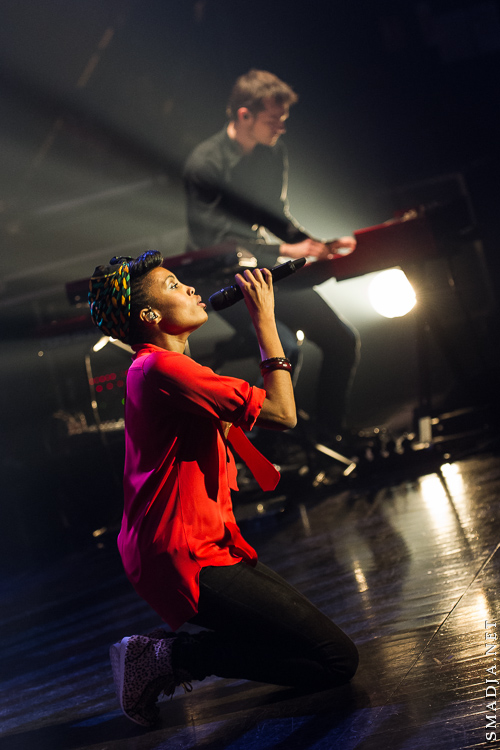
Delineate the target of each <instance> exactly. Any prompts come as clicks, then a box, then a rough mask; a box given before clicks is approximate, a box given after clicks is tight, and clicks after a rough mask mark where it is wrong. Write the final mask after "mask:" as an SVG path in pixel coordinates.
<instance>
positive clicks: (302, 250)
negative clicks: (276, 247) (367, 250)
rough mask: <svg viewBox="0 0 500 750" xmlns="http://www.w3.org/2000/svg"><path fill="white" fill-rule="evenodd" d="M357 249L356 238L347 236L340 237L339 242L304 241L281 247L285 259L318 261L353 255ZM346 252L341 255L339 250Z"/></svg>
mask: <svg viewBox="0 0 500 750" xmlns="http://www.w3.org/2000/svg"><path fill="white" fill-rule="evenodd" d="M355 247H356V240H355V239H354V237H350V236H346V237H339V239H337V240H331V241H330V242H319V241H318V240H312V239H308V240H302V242H296V243H295V244H293V245H291V244H288V243H286V242H285V243H283V245H280V255H281V256H283V257H284V258H303V257H304V256H305V257H308V258H317V259H318V260H330V259H331V258H335V256H337V255H348V254H349V253H352V251H353V250H354V248H355ZM340 249H342V250H344V252H343V253H339V252H338V250H340Z"/></svg>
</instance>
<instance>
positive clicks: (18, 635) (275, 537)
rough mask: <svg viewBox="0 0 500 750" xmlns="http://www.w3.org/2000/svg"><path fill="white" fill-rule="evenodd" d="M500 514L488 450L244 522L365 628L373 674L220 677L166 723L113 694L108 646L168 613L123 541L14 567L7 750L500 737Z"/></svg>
mask: <svg viewBox="0 0 500 750" xmlns="http://www.w3.org/2000/svg"><path fill="white" fill-rule="evenodd" d="M434 469H435V470H434ZM499 516H500V460H499V457H498V455H497V454H495V453H491V452H490V453H483V454H478V455H474V456H471V457H468V458H465V459H463V460H460V461H457V462H455V463H452V464H449V465H444V466H443V467H442V469H441V471H439V466H438V465H436V466H433V467H430V468H429V469H428V470H426V471H424V472H423V473H422V475H421V476H418V477H415V476H413V477H407V478H405V477H403V476H399V477H398V478H397V482H396V483H394V481H393V478H392V477H391V476H387V478H386V480H384V481H381V480H380V477H379V478H378V481H377V484H376V486H375V487H371V484H370V482H369V481H368V482H365V483H364V485H363V486H361V485H360V484H359V483H358V484H356V482H353V483H352V484H351V485H349V484H347V485H345V486H344V487H342V489H340V488H339V487H337V488H336V489H335V487H334V488H333V489H332V491H331V494H329V495H328V496H325V495H324V496H323V497H322V498H321V499H319V498H314V499H312V498H308V497H307V496H304V497H303V498H302V502H298V501H296V502H295V503H293V504H289V505H285V508H284V510H282V511H281V512H277V513H269V514H264V515H263V516H262V518H259V519H258V520H255V519H253V520H249V521H245V522H243V526H244V531H245V534H246V535H247V537H248V538H249V541H251V542H252V543H253V544H254V545H255V546H256V547H257V549H258V550H259V552H260V557H261V559H262V561H263V562H265V563H267V564H268V565H270V566H272V567H274V568H275V569H276V570H277V571H279V572H280V573H281V574H282V575H283V576H285V577H286V578H288V579H289V580H290V581H291V582H293V583H294V584H295V585H296V586H297V587H298V588H300V589H301V590H302V591H303V592H304V593H305V594H307V595H308V596H309V597H310V598H311V599H312V600H313V601H314V602H315V603H316V604H317V605H318V606H319V607H320V608H322V609H323V610H324V611H325V612H326V613H327V614H328V615H329V616H331V617H332V619H334V620H335V621H336V622H337V623H338V624H339V625H340V626H341V627H342V628H343V629H344V630H345V631H346V632H347V633H348V634H349V635H350V636H351V637H352V638H353V639H354V641H355V642H356V643H357V645H358V647H359V650H360V655H361V661H360V667H359V671H358V673H357V675H356V676H355V678H354V680H353V682H352V684H351V685H349V686H347V687H344V688H342V689H336V690H330V691H326V692H318V693H315V694H307V695H301V694H298V693H297V692H295V691H292V690H285V689H283V688H279V687H275V686H272V685H262V684H256V683H251V682H245V681H239V682H234V681H229V680H221V679H216V678H210V679H207V680H205V681H204V682H202V683H195V684H194V690H193V692H192V693H189V694H184V693H183V692H182V689H178V691H177V693H176V695H175V697H174V699H173V700H172V701H166V702H164V703H162V705H161V719H162V723H161V725H160V726H159V727H158V728H156V729H155V730H153V731H147V730H143V729H141V728H140V727H138V726H136V725H135V724H132V723H131V722H130V721H129V720H128V719H126V718H125V717H124V716H123V715H122V714H121V712H120V710H119V708H118V704H117V701H116V698H115V696H114V693H113V688H112V680H111V672H110V667H109V664H108V646H109V644H110V643H112V642H113V641H115V640H117V639H119V638H121V637H122V636H124V635H130V634H132V633H143V632H146V631H147V630H149V629H151V628H152V627H156V626H157V625H158V624H159V622H158V617H157V616H156V615H155V614H154V613H153V612H152V611H151V610H150V609H149V608H148V607H147V605H145V604H144V603H143V602H142V601H141V600H139V599H138V597H137V596H136V595H135V593H134V592H133V591H132V590H131V587H130V586H129V584H128V583H127V581H126V579H125V577H124V575H123V573H122V571H121V566H120V562H119V559H118V555H117V552H116V550H115V544H114V540H113V538H112V535H111V534H108V535H104V536H103V537H101V538H100V540H98V542H96V543H93V544H92V545H87V547H86V548H85V549H80V550H77V551H74V552H73V553H72V554H71V555H66V556H65V557H64V558H62V559H57V560H55V559H54V560H52V561H51V562H50V563H47V562H46V563H44V564H39V565H36V566H32V567H31V568H29V569H25V570H23V572H17V573H11V574H9V575H7V576H4V577H3V580H2V583H1V592H2V602H3V607H2V622H1V630H0V638H1V644H2V657H1V683H0V689H1V701H0V717H1V729H0V732H1V734H0V750H118V749H119V750H132V749H133V750H153V749H154V750H160V749H162V750H163V749H165V750H167V748H168V750H187V749H188V748H189V749H194V748H203V749H204V750H257V749H258V750H264V749H267V748H269V749H270V748H273V750H303V749H304V750H305V748H308V749H309V748H311V749H312V748H314V750H332V749H333V748H341V749H342V750H354V748H356V750H375V749H376V750H388V749H389V748H390V750H416V749H417V748H419V749H420V748H422V749H423V748H425V749H426V750H427V749H429V748H432V750H444V749H446V750H465V748H479V747H481V748H483V747H490V746H491V747H494V746H496V745H497V744H498V743H500V699H499V702H498V708H497V703H496V697H495V696H496V693H497V692H498V695H499V696H500V683H498V682H496V679H497V677H496V665H497V661H498V662H499V664H498V666H499V672H500V659H499V656H500V650H499V649H498V648H497V643H498V642H497V640H496V636H497V632H498V633H500V519H499ZM488 670H489V671H488ZM498 679H499V680H500V677H499V678H498ZM487 680H490V682H487ZM497 685H498V686H499V687H498V688H497ZM497 721H498V723H499V730H498V733H497V734H496V737H497V738H498V740H497V741H493V737H494V733H495V732H497V730H496V726H497ZM488 736H489V737H490V741H489V742H488V741H487V738H488Z"/></svg>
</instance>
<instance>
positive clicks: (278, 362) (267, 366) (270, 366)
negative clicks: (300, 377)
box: [260, 357, 292, 375]
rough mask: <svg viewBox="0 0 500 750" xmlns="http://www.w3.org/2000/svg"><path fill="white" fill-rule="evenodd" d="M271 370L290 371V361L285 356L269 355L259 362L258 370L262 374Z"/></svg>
mask: <svg viewBox="0 0 500 750" xmlns="http://www.w3.org/2000/svg"><path fill="white" fill-rule="evenodd" d="M273 370H288V372H291V371H292V363H291V362H290V360H289V359H287V358H286V357H270V358H269V359H264V360H263V361H262V362H261V363H260V372H261V374H262V375H266V374H267V373H268V372H273Z"/></svg>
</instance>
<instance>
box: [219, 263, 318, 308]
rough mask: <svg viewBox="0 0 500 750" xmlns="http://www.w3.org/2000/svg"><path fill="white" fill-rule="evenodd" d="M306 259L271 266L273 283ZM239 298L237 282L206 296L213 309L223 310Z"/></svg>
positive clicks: (298, 266)
mask: <svg viewBox="0 0 500 750" xmlns="http://www.w3.org/2000/svg"><path fill="white" fill-rule="evenodd" d="M306 260H307V258H294V259H293V260H289V261H287V262H286V263H280V265H279V266H274V268H271V274H272V277H273V284H275V283H276V282H277V281H281V279H286V277H287V276H290V274H292V273H295V271H298V270H299V268H302V266H303V265H304V264H305V262H306ZM240 299H243V292H242V291H241V289H240V287H239V286H238V284H232V285H231V286H226V287H225V288H224V289H221V290H220V291H218V292H215V293H214V294H212V296H211V297H209V298H208V301H209V302H210V304H211V305H212V307H213V309H214V310H224V309H225V308H226V307H231V305H234V303H235V302H238V301H239V300H240Z"/></svg>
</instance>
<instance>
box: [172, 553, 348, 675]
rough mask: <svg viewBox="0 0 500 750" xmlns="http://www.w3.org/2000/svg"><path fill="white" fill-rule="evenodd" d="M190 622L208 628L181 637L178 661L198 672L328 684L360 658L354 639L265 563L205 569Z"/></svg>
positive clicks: (184, 666)
mask: <svg viewBox="0 0 500 750" xmlns="http://www.w3.org/2000/svg"><path fill="white" fill-rule="evenodd" d="M191 622H192V623H194V624H196V625H201V626H202V627H204V628H208V629H209V630H208V631H206V632H205V631H202V632H200V633H199V634H196V635H194V636H192V637H190V638H188V639H186V640H185V641H183V639H179V641H178V643H177V644H176V646H177V652H176V663H177V666H179V667H183V668H184V669H187V671H188V672H189V673H190V675H191V676H192V678H193V679H198V680H202V679H203V678H204V677H207V676H208V675H217V676H219V677H227V678H235V679H238V678H239V679H248V680H256V681H258V682H268V683H272V684H275V685H286V686H290V687H292V686H294V687H300V688H306V689H309V688H318V689H321V688H327V687H331V686H335V685H341V684H343V683H345V682H347V681H348V680H349V679H350V678H351V677H352V676H353V675H354V673H355V671H356V668H357V665H358V652H357V649H356V646H355V645H354V644H353V642H352V641H351V640H350V638H348V637H347V636H346V635H345V633H343V632H342V631H341V630H340V628H338V627H337V626H336V625H335V624H334V623H333V622H332V621H331V620H330V619H329V618H328V617H326V615H324V614H323V613H322V612H320V611H319V609H317V608H316V607H315V606H314V605H313V604H312V603H311V602H310V601H309V600H308V599H307V598H306V597H305V596H303V594H301V593H300V592H299V591H297V590H296V589H295V588H294V587H293V586H291V585H290V584H288V583H287V582H286V581H285V580H284V579H283V578H281V577H280V576H279V575H278V574H277V573H275V572H274V571H272V570H271V569H270V568H268V567H266V566H265V565H263V564H262V563H260V562H259V563H257V565H256V567H252V566H250V565H247V564H246V563H244V562H242V563H238V564H236V565H230V566H225V567H208V568H203V569H202V571H201V575H200V600H199V611H198V614H197V615H196V616H195V617H193V618H192V620H191Z"/></svg>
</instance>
